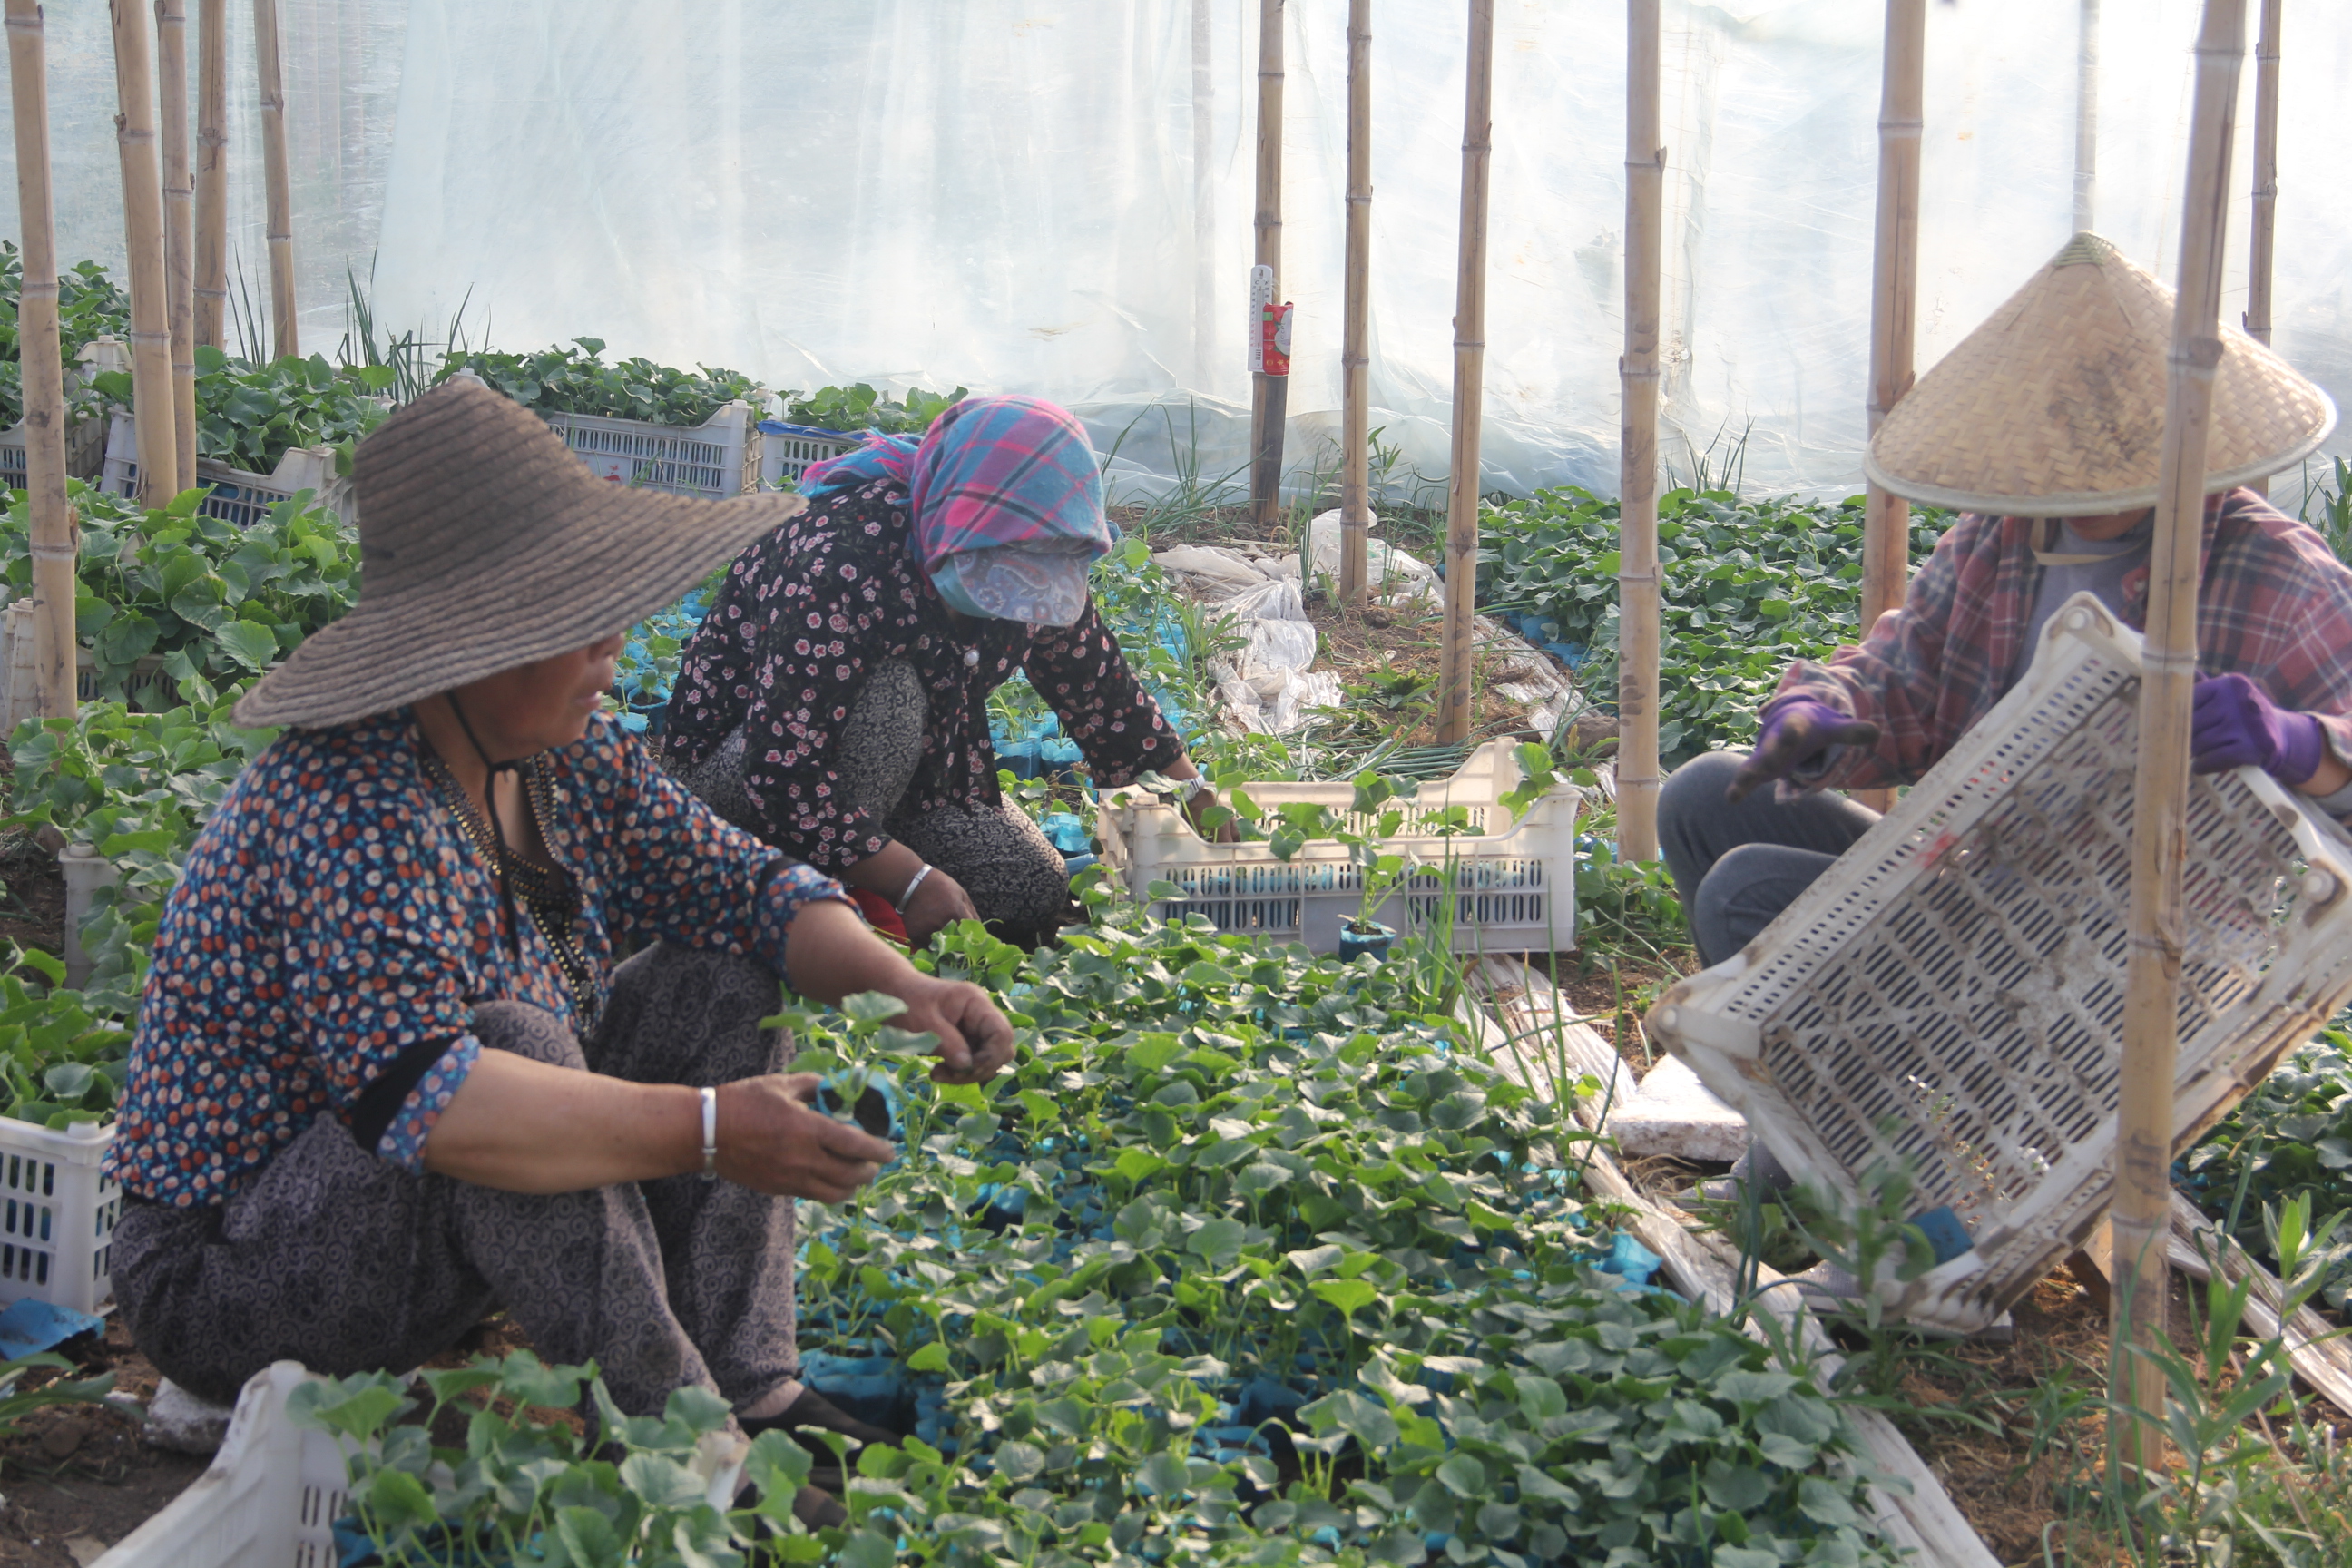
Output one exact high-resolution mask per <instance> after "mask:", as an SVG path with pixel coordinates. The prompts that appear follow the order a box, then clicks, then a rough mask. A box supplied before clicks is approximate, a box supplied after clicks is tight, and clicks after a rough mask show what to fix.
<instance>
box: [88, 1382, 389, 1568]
mask: <svg viewBox="0 0 2352 1568" xmlns="http://www.w3.org/2000/svg"><path fill="white" fill-rule="evenodd" d="M310 1377H311V1373H308V1372H305V1371H304V1370H303V1368H302V1365H301V1363H299V1362H291V1361H281V1362H278V1363H275V1364H274V1365H272V1366H270V1367H268V1369H267V1370H265V1371H262V1372H257V1373H254V1374H253V1376H252V1378H251V1379H250V1380H248V1381H247V1384H246V1385H245V1389H244V1392H243V1393H241V1394H238V1395H237V1400H236V1415H235V1416H233V1417H232V1418H231V1419H230V1421H229V1424H228V1435H227V1436H226V1437H224V1438H223V1439H222V1440H221V1446H220V1452H219V1453H217V1454H215V1456H214V1457H213V1462H212V1466H211V1468H209V1469H207V1470H205V1473H204V1474H203V1475H201V1476H198V1477H197V1478H196V1479H195V1480H194V1482H193V1483H191V1484H190V1486H189V1488H188V1489H187V1490H186V1491H184V1492H182V1493H181V1494H180V1495H179V1496H178V1497H176V1498H174V1499H173V1500H172V1502H171V1504H170V1506H168V1507H166V1508H165V1509H164V1510H163V1512H161V1513H159V1514H156V1515H155V1516H154V1517H153V1518H152V1519H150V1520H149V1521H147V1522H146V1523H144V1524H142V1525H141V1526H140V1527H139V1528H138V1529H137V1530H134V1531H131V1533H130V1534H129V1535H126V1536H124V1537H123V1538H122V1539H121V1541H119V1542H116V1543H115V1545H114V1548H113V1550H111V1551H110V1552H107V1553H105V1554H104V1555H103V1556H101V1557H100V1558H98V1559H97V1563H98V1564H100V1568H334V1564H335V1563H336V1562H337V1561H338V1560H339V1559H338V1556H337V1553H336V1552H335V1537H334V1523H335V1521H336V1520H337V1519H338V1518H340V1517H341V1515H342V1513H343V1504H344V1497H345V1488H346V1485H347V1483H346V1480H345V1478H346V1477H347V1476H348V1475H349V1474H350V1471H349V1470H348V1468H346V1467H345V1465H344V1463H343V1456H342V1454H341V1452H340V1451H339V1450H338V1449H337V1448H336V1447H335V1441H334V1439H333V1437H331V1436H329V1435H328V1434H326V1433H324V1432H314V1431H310V1430H307V1429H305V1428H303V1427H300V1426H295V1425H294V1422H293V1419H292V1418H291V1417H290V1416H289V1415H287V1413H286V1400H287V1396H288V1395H289V1394H292V1393H293V1392H294V1390H295V1389H297V1388H299V1387H300V1386H301V1385H302V1384H304V1383H306V1382H308V1381H310Z"/></svg>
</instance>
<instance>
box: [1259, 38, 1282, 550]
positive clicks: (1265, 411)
mask: <svg viewBox="0 0 2352 1568" xmlns="http://www.w3.org/2000/svg"><path fill="white" fill-rule="evenodd" d="M1254 221H1255V226H1256V232H1257V254H1256V260H1257V265H1258V266H1260V267H1270V268H1274V279H1275V281H1274V293H1273V296H1272V297H1273V299H1274V300H1276V301H1277V302H1279V301H1280V300H1281V299H1282V0H1258V7H1257V213H1256V216H1255V220H1254ZM1250 331H1251V333H1252V335H1253V337H1255V334H1256V332H1257V331H1259V327H1258V323H1257V320H1256V318H1255V316H1253V317H1252V318H1251V321H1250ZM1289 401H1290V379H1289V377H1287V376H1280V375H1268V374H1265V372H1264V371H1262V370H1261V371H1259V372H1257V373H1256V374H1254V375H1252V376H1251V377H1250V458H1251V463H1252V468H1251V473H1250V510H1251V515H1252V516H1253V517H1255V519H1256V521H1259V522H1260V523H1270V522H1272V521H1274V514H1275V512H1276V510H1277V509H1278V507H1279V505H1280V503H1281V498H1282V431H1283V422H1284V420H1285V419H1286V417H1287V416H1288V414H1289V409H1288V406H1287V405H1288V404H1289Z"/></svg>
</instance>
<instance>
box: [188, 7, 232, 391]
mask: <svg viewBox="0 0 2352 1568" xmlns="http://www.w3.org/2000/svg"><path fill="white" fill-rule="evenodd" d="M228 3H229V0H196V276H195V332H196V342H199V343H201V344H203V345H204V346H205V347H206V348H215V349H217V348H222V347H225V346H226V326H227V316H228Z"/></svg>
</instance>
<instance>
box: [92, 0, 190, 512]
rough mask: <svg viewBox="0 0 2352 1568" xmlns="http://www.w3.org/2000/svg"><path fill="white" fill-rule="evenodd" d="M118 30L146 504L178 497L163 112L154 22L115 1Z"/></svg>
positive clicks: (120, 126) (117, 80)
mask: <svg viewBox="0 0 2352 1568" xmlns="http://www.w3.org/2000/svg"><path fill="white" fill-rule="evenodd" d="M107 9H108V11H109V13H110V16H111V18H112V21H113V25H114V93H115V100H116V103H117V106H118V107H119V109H120V110H121V112H120V113H118V114H117V115H116V116H115V121H114V123H115V142H116V145H117V147H118V149H119V150H120V152H121V156H122V238H123V247H124V249H125V250H126V251H127V252H128V254H129V256H130V261H131V265H130V273H131V405H132V410H133V413H134V414H135V415H136V416H137V420H138V426H139V499H140V501H141V503H142V504H143V505H146V506H150V507H159V506H162V505H163V503H164V502H165V501H167V500H171V499H172V497H173V495H174V494H175V493H177V492H176V491H174V490H173V488H172V487H173V483H174V481H175V480H176V479H178V477H179V441H178V438H177V437H176V436H175V434H174V433H173V425H174V424H175V420H174V418H173V402H172V331H171V321H170V315H169V307H168V305H167V302H166V300H167V296H166V290H165V288H164V284H163V184H162V178H161V171H160V170H159V169H158V168H157V166H156V161H155V106H154V99H153V97H152V93H151V89H152V85H153V82H152V74H151V72H150V71H149V69H148V56H147V17H146V16H145V14H144V12H143V11H142V8H141V7H140V6H138V5H134V4H133V3H132V0H108V7H107Z"/></svg>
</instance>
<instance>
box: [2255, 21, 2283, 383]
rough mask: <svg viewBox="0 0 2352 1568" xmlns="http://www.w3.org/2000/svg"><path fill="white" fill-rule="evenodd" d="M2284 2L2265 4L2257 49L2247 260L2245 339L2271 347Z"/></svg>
mask: <svg viewBox="0 0 2352 1568" xmlns="http://www.w3.org/2000/svg"><path fill="white" fill-rule="evenodd" d="M2283 10H2284V0H2263V28H2262V35H2261V37H2260V39H2259V40H2258V41H2257V42H2256V43H2255V45H2254V200H2253V207H2254V211H2253V228H2252V232H2251V234H2250V236H2249V240H2248V247H2247V255H2246V335H2247V336H2248V337H2250V338H2252V339H2253V340H2254V342H2258V343H2260V344H2262V345H2263V347H2264V348H2268V347H2270V342H2271V274H2272V272H2273V263H2274V256H2275V250H2276V245H2277V239H2278V117H2279V19H2280V13H2281V12H2282V11H2283Z"/></svg>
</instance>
